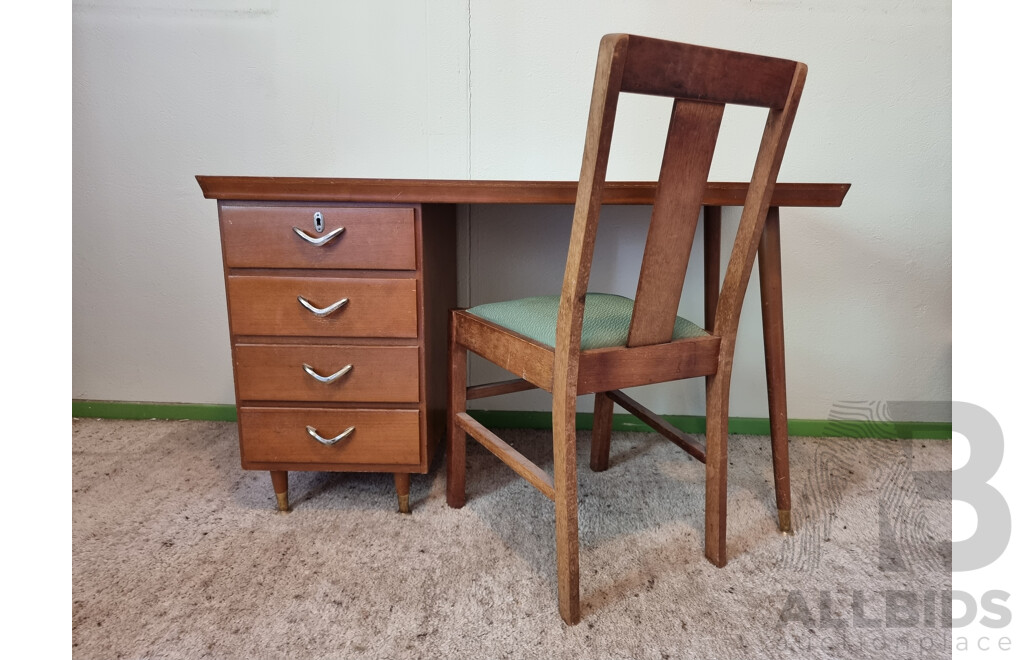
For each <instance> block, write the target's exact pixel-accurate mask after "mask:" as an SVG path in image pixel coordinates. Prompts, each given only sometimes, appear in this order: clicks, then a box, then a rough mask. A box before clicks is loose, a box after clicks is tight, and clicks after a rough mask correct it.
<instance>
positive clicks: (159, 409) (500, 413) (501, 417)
mask: <svg viewBox="0 0 1024 660" xmlns="http://www.w3.org/2000/svg"><path fill="white" fill-rule="evenodd" d="M470 414H471V415H472V416H473V417H474V418H475V419H476V420H477V421H479V422H480V423H481V424H483V425H485V426H490V427H492V428H505V429H508V428H520V429H543V428H551V413H549V412H538V411H506V410H471V411H470ZM71 415H72V417H102V418H106V419H196V420H205V421H216V422H233V421H235V420H236V419H237V418H238V416H237V413H236V412H235V407H234V406H231V405H216V404H182V403H135V402H125V401H82V400H74V399H73V400H72V401H71ZM665 419H666V420H667V421H668V422H670V423H671V424H672V425H674V426H675V427H677V428H678V429H680V430H682V431H685V432H687V433H703V432H704V417H700V416H695V415H665ZM593 426H594V415H593V414H591V413H577V414H576V428H579V429H590V428H593ZM612 428H613V429H615V430H616V431H650V430H651V429H650V427H649V426H647V425H646V424H644V423H643V422H640V421H639V420H637V419H636V418H635V417H633V416H632V415H628V414H621V415H615V416H614V419H613V421H612ZM729 431H730V432H731V433H741V434H746V435H768V433H769V427H768V420H767V419H764V418H758V417H732V418H730V419H729ZM789 433H790V435H799V436H809V437H840V438H886V439H913V440H948V439H950V438H952V437H953V425H952V424H950V423H948V422H875V421H862V420H855V421H851V420H828V419H791V420H789Z"/></svg>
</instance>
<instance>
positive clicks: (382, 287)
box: [218, 200, 455, 513]
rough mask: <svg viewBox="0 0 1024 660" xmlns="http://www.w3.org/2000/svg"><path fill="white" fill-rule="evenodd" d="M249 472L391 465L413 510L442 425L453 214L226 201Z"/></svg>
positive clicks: (442, 208)
mask: <svg viewBox="0 0 1024 660" xmlns="http://www.w3.org/2000/svg"><path fill="white" fill-rule="evenodd" d="M218 211H219V217H220V230H221V245H222V249H223V257H224V281H225V288H226V291H227V306H228V322H229V326H230V328H231V352H232V363H233V366H234V375H235V400H236V403H237V406H238V432H239V445H240V452H241V462H242V467H243V468H244V469H247V470H266V471H268V472H270V476H271V482H272V485H273V488H274V492H275V494H276V495H277V504H278V508H279V509H281V510H288V472H289V471H295V470H315V471H339V472H392V473H393V474H394V476H395V488H396V490H397V493H398V508H399V510H400V511H402V512H405V513H408V512H409V511H410V503H409V487H410V474H414V473H426V472H427V471H428V470H429V469H430V464H431V460H432V458H433V456H434V454H435V453H436V449H437V447H438V445H440V444H441V440H442V435H443V433H444V406H445V400H446V392H447V369H446V356H445V350H446V349H445V347H446V332H447V330H446V327H447V326H446V316H447V311H448V310H449V309H450V308H452V307H454V306H455V255H454V246H455V212H454V206H452V205H445V204H412V205H386V204H338V203H327V202H325V203H323V204H319V203H315V202H301V203H291V202H286V201H281V202H270V201H260V202H247V201H233V200H231V201H229V200H219V201H218Z"/></svg>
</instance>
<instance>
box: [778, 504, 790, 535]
mask: <svg viewBox="0 0 1024 660" xmlns="http://www.w3.org/2000/svg"><path fill="white" fill-rule="evenodd" d="M779 531H780V532H782V533H783V534H792V533H793V521H792V519H791V517H790V514H789V510H788V509H779Z"/></svg>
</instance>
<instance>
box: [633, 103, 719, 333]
mask: <svg viewBox="0 0 1024 660" xmlns="http://www.w3.org/2000/svg"><path fill="white" fill-rule="evenodd" d="M724 110H725V106H724V105H722V104H720V103H699V102H694V101H685V100H682V99H676V101H675V103H674V104H673V107H672V119H671V121H670V122H669V128H668V138H667V139H666V141H665V156H664V158H663V159H662V161H661V175H660V176H659V177H658V188H657V190H656V191H655V195H654V208H653V210H652V212H651V224H650V228H649V229H648V230H647V245H646V246H645V247H644V258H643V263H642V264H641V266H640V279H639V281H638V283H637V289H636V299H635V302H634V306H633V319H632V321H631V323H630V328H629V338H628V341H627V345H628V346H649V345H651V344H661V343H664V342H667V341H671V339H672V330H673V327H674V326H675V320H676V312H677V310H678V308H679V296H680V294H681V293H682V290H683V279H684V277H685V276H686V266H687V264H688V263H689V260H690V250H691V248H692V246H693V237H694V234H695V233H696V230H697V219H698V217H699V216H700V208H701V202H702V200H703V197H704V188H705V187H706V184H707V179H708V173H709V172H710V170H711V157H712V156H713V155H714V153H715V143H716V142H717V140H718V128H719V126H721V123H722V114H723V112H724Z"/></svg>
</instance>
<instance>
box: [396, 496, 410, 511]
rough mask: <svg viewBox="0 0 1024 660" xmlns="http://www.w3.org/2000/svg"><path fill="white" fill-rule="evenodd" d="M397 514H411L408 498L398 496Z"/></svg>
mask: <svg viewBox="0 0 1024 660" xmlns="http://www.w3.org/2000/svg"><path fill="white" fill-rule="evenodd" d="M398 512H399V513H412V509H410V508H409V496H408V495H399V496H398Z"/></svg>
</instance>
